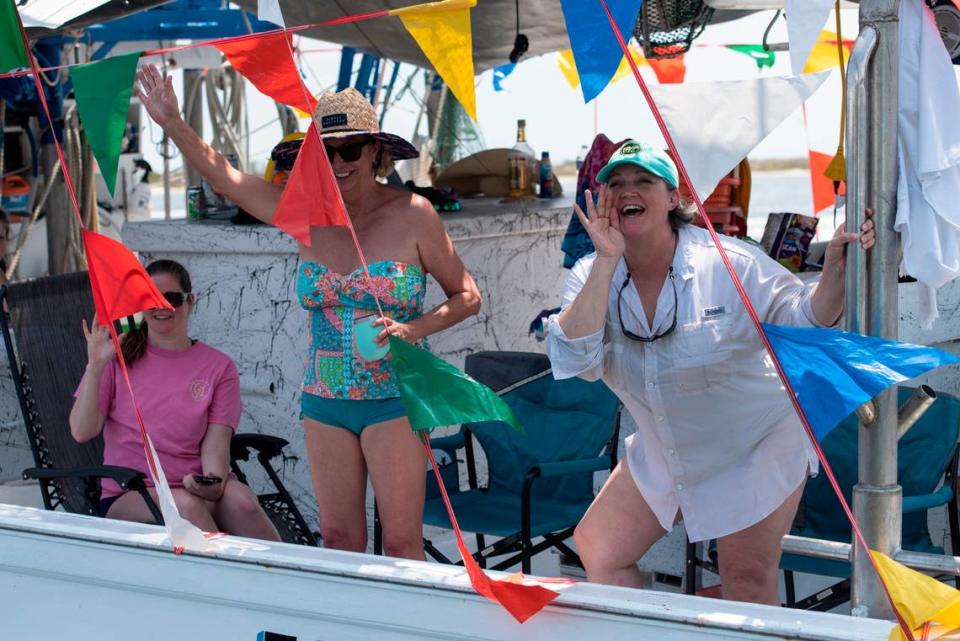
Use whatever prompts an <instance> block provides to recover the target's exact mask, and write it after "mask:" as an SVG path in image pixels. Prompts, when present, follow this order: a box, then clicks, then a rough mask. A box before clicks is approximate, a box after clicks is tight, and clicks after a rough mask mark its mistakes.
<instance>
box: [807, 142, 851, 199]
mask: <svg viewBox="0 0 960 641" xmlns="http://www.w3.org/2000/svg"><path fill="white" fill-rule="evenodd" d="M808 153H809V155H810V184H811V187H812V188H813V213H814V215H817V214H819V213H820V212H821V211H823V210H824V209H827V208H829V207H833V204H834V201H835V200H836V198H835V194H834V192H833V181H832V180H830V179H829V178H827V177H826V176H824V175H823V174H824V172H825V171H826V170H827V165H829V164H830V161H831V160H833V156H832V155H831V154H825V153H821V152H819V151H813V150H812V149H811V150H810V151H809V152H808ZM844 191H845V190H844V187H843V183H841V185H840V193H841V194H843V193H844Z"/></svg>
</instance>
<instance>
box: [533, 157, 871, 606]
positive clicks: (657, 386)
mask: <svg viewBox="0 0 960 641" xmlns="http://www.w3.org/2000/svg"><path fill="white" fill-rule="evenodd" d="M597 180H598V182H600V183H605V184H604V185H603V186H602V187H601V191H600V197H599V200H598V202H597V205H596V206H594V205H593V198H592V197H591V196H590V195H589V194H588V196H587V203H588V211H589V218H588V217H587V216H586V215H584V213H583V212H582V211H581V210H580V209H579V208H577V214H578V215H579V217H580V221H581V222H582V223H583V225H584V227H585V228H586V230H587V232H588V233H589V234H590V238H591V239H592V240H593V244H594V246H595V247H596V253H594V254H591V255H590V256H587V257H585V258H583V259H582V260H580V261H579V262H578V263H577V264H576V265H575V266H574V268H573V269H572V270H571V273H570V276H569V278H568V280H567V285H566V290H565V292H564V295H563V310H562V311H561V312H560V314H559V315H557V316H554V317H552V318H551V319H550V320H549V322H548V337H547V351H548V353H549V356H550V360H551V362H552V364H553V371H554V375H555V376H556V377H557V378H567V377H572V376H580V377H582V378H586V379H588V380H596V379H598V378H602V379H603V380H604V382H605V383H606V384H607V385H608V386H609V387H610V388H611V389H612V390H613V391H614V392H615V393H616V394H617V396H619V397H620V399H621V400H622V401H623V403H624V405H625V407H626V408H627V410H628V411H629V412H630V414H631V416H632V417H633V418H634V420H635V421H636V423H637V426H638V430H637V432H636V434H634V435H632V436H631V437H629V438H628V439H627V443H626V453H625V456H624V458H623V460H621V462H620V464H619V465H618V466H617V467H616V469H615V470H614V472H613V474H612V475H611V476H610V478H609V480H608V481H607V483H606V485H604V487H603V489H602V490H601V491H600V494H599V495H598V496H597V498H596V500H595V501H594V502H593V505H591V507H590V509H589V510H588V511H587V514H586V515H585V516H584V519H583V521H582V522H581V523H580V525H579V527H578V528H577V531H576V534H575V540H576V542H577V549H578V551H579V553H580V556H581V558H582V560H583V563H584V566H585V568H586V571H587V578H588V579H589V580H591V581H596V582H600V583H611V584H616V585H626V586H634V587H640V585H641V575H640V572H639V570H638V569H637V565H636V563H637V561H639V559H640V557H642V556H643V555H644V554H645V553H646V552H647V550H648V549H650V547H651V546H652V545H653V544H654V543H655V542H656V541H657V540H658V539H659V538H661V537H662V536H663V535H664V534H665V533H666V532H667V531H668V530H669V529H670V528H671V527H672V526H673V524H674V523H675V522H677V521H678V520H680V519H682V520H683V522H684V525H685V527H686V530H687V534H688V536H689V537H690V539H691V540H693V541H700V540H706V539H714V538H715V539H717V540H718V541H717V547H718V554H719V559H720V574H721V580H722V586H723V587H722V589H723V596H724V598H728V599H736V600H743V601H753V602H758V603H770V604H779V599H778V596H777V565H778V563H779V558H780V539H781V537H782V536H783V535H784V534H786V533H787V532H788V531H789V529H790V524H791V521H792V520H793V516H794V513H795V512H796V509H797V504H798V502H799V500H800V495H801V493H802V491H803V485H804V482H805V480H806V477H807V475H808V474H812V473H814V472H816V470H817V459H816V456H815V455H814V453H813V450H812V448H811V446H810V444H809V442H808V441H807V437H806V435H805V433H804V431H803V427H802V425H801V424H800V421H799V419H798V418H797V417H796V415H795V414H794V410H793V408H792V406H791V404H790V401H789V399H788V397H787V394H786V392H785V390H784V389H783V387H782V385H781V384H780V381H779V379H778V377H777V374H776V372H775V370H774V368H773V364H772V362H771V360H770V357H769V356H768V355H767V353H766V351H765V350H764V348H763V345H762V343H761V342H760V339H759V337H758V336H757V335H756V331H755V329H754V327H753V325H752V323H751V322H750V318H749V316H748V315H747V313H746V310H745V309H744V307H743V304H742V303H741V301H740V299H739V297H738V295H737V291H736V289H735V287H734V285H733V282H732V281H731V279H730V276H729V274H728V273H727V271H726V269H725V267H724V265H723V262H722V260H721V258H720V254H719V252H718V251H717V249H716V247H715V246H714V244H713V241H712V240H711V238H710V236H709V234H708V233H707V232H706V231H705V230H703V229H700V228H698V227H693V226H690V225H689V224H688V223H690V222H691V220H692V218H693V216H692V214H691V213H690V212H689V210H686V209H685V208H684V207H683V206H681V203H680V196H679V193H678V191H677V184H678V178H677V170H676V167H675V166H674V164H673V162H672V161H671V160H670V158H669V157H668V156H667V155H666V154H664V153H663V152H662V151H660V150H659V149H654V148H653V147H650V146H648V145H645V144H640V143H637V142H635V141H628V142H627V143H626V144H624V145H623V146H622V147H621V148H620V149H619V150H618V151H617V152H616V153H615V154H614V156H613V158H611V160H610V162H609V163H608V164H607V165H606V166H605V167H604V168H603V169H602V170H601V171H600V173H599V174H598V175H597ZM868 215H869V214H868ZM862 232H863V233H861V234H854V233H845V232H844V230H843V229H840V230H838V232H837V234H836V235H835V236H834V238H833V240H832V241H831V242H830V244H829V246H828V249H827V254H826V259H825V264H824V271H823V274H822V277H821V278H820V281H819V283H818V284H817V285H816V286H814V287H806V286H804V285H803V283H801V282H800V280H799V279H797V278H796V277H795V276H794V275H792V274H790V273H789V272H788V271H787V270H786V269H784V268H783V267H782V266H780V265H779V264H777V263H776V262H775V261H773V260H772V259H770V258H769V257H768V256H766V255H765V254H763V252H761V251H759V250H758V249H756V248H755V247H752V246H750V245H747V244H745V243H742V242H740V241H737V240H734V239H730V238H726V237H724V238H723V245H724V248H725V249H726V251H727V254H728V255H729V257H730V260H731V261H732V262H733V266H734V268H735V269H736V271H737V274H738V275H739V277H740V279H741V281H742V282H743V284H744V287H745V288H746V291H747V293H748V294H749V296H750V299H751V301H752V302H753V305H754V306H755V307H756V310H757V313H758V314H759V315H760V317H761V319H762V320H763V321H764V322H768V323H773V324H779V325H828V326H829V325H833V324H835V323H836V322H837V321H838V319H839V318H840V315H841V313H842V311H843V269H844V248H845V246H846V244H847V243H849V242H852V241H854V240H856V239H858V238H859V240H860V243H861V245H862V246H863V247H864V248H869V247H870V246H872V245H873V241H874V233H873V223H872V221H870V220H869V218H868V219H867V222H866V223H864V226H863V228H862Z"/></svg>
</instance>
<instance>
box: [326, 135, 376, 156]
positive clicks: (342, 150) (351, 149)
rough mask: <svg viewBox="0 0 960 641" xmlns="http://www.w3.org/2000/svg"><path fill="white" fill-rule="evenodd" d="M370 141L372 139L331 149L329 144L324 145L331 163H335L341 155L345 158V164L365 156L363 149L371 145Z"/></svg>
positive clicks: (362, 139)
mask: <svg viewBox="0 0 960 641" xmlns="http://www.w3.org/2000/svg"><path fill="white" fill-rule="evenodd" d="M370 141H371V138H361V139H360V140H356V141H354V142H348V143H346V144H344V145H340V146H339V147H331V146H330V145H328V144H327V143H323V148H324V149H326V150H327V157H328V158H329V159H330V162H333V159H334V158H335V157H336V155H337V154H340V157H341V158H343V160H344V161H345V162H353V161H355V160H357V159H359V158H360V156H361V155H363V148H364V147H366V146H367V145H368V144H370Z"/></svg>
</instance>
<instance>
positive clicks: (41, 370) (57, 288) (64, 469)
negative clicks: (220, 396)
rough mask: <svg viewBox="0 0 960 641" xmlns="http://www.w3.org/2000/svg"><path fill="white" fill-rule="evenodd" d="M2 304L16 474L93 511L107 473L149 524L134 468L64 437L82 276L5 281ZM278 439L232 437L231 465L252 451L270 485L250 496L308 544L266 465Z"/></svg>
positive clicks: (82, 349) (50, 504) (57, 504)
mask: <svg viewBox="0 0 960 641" xmlns="http://www.w3.org/2000/svg"><path fill="white" fill-rule="evenodd" d="M3 303H5V304H6V305H7V306H8V308H9V312H6V313H0V327H2V330H3V340H4V345H5V347H6V350H7V357H8V358H9V361H10V371H11V375H12V376H13V379H14V385H15V387H16V390H17V397H18V399H19V401H20V409H21V412H22V414H23V420H24V425H25V427H26V429H27V436H28V438H29V441H30V448H31V450H32V453H33V460H34V464H35V466H36V467H34V468H31V469H28V470H25V471H24V478H29V479H36V480H38V481H39V482H40V492H41V494H42V495H43V504H44V507H46V509H48V510H54V509H57V508H62V509H64V510H66V511H68V512H74V513H80V514H93V515H95V514H97V512H98V507H99V503H100V479H101V478H112V479H114V480H115V481H116V482H117V484H118V485H120V487H121V488H123V489H125V490H129V491H136V492H139V493H140V494H141V495H142V496H143V497H144V500H145V501H146V503H147V506H148V507H149V508H150V511H151V512H152V514H153V516H154V518H155V519H156V522H157V523H162V522H163V520H162V517H161V516H160V511H159V509H158V508H157V506H156V505H155V504H154V502H153V501H152V500H151V498H150V495H149V493H148V492H147V489H146V484H145V477H144V475H143V474H142V473H140V472H137V471H135V470H131V469H128V468H123V467H116V466H106V465H103V464H102V462H103V441H102V439H101V438H100V437H97V438H95V439H93V440H91V441H89V442H87V443H82V444H81V443H77V442H76V441H75V440H74V439H73V437H72V436H71V434H70V426H69V416H70V408H71V407H72V406H73V391H74V390H75V389H76V387H77V384H78V383H79V381H80V378H81V377H82V376H83V372H84V369H85V368H86V363H87V354H86V342H85V341H84V338H83V332H82V330H81V326H80V320H81V319H82V318H86V319H87V321H88V322H90V321H91V320H92V317H93V299H92V297H91V295H90V281H89V279H88V278H87V273H86V272H75V273H71V274H63V275H59V276H49V277H46V278H40V279H36V280H31V281H26V282H21V283H13V284H10V285H5V286H3V287H2V288H0V304H3ZM286 444H287V443H286V441H284V440H283V439H280V438H277V437H273V436H264V435H260V434H238V435H236V436H234V438H233V441H232V442H231V455H232V459H233V460H232V462H231V466H232V468H233V470H234V471H235V472H237V476H238V477H239V478H240V479H241V480H242V481H245V479H246V477H245V476H244V475H243V473H242V471H241V470H240V467H239V463H238V461H240V460H244V461H245V460H248V459H249V458H250V456H251V453H254V452H255V453H256V459H257V460H258V461H259V462H260V463H261V464H262V465H263V466H264V470H265V472H266V474H267V476H268V477H269V478H270V480H271V481H272V483H273V485H274V488H273V490H274V491H272V492H269V493H266V494H262V495H259V496H258V498H259V500H260V504H261V505H262V506H263V507H264V509H265V510H266V512H267V514H268V515H269V516H270V519H271V521H273V523H274V525H275V526H276V527H277V530H278V531H279V532H280V536H281V538H282V539H283V540H284V541H287V542H289V543H301V544H307V545H316V544H317V541H316V538H315V537H314V535H313V533H311V532H310V530H309V528H308V527H307V524H306V521H305V520H304V519H303V516H302V515H301V514H300V511H299V510H298V509H297V507H296V505H295V504H294V502H293V499H292V498H291V497H290V494H289V493H288V492H287V490H286V488H284V486H283V483H282V482H281V481H280V478H279V477H278V476H277V474H276V472H275V471H274V470H273V467H272V466H271V464H270V460H271V459H272V458H274V457H276V456H279V455H280V454H281V450H282V448H283V447H284V446H285V445H286Z"/></svg>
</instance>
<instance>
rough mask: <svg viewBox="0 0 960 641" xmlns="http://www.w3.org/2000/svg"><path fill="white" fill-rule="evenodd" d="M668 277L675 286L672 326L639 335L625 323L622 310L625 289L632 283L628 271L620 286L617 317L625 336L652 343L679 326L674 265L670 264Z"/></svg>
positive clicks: (633, 339)
mask: <svg viewBox="0 0 960 641" xmlns="http://www.w3.org/2000/svg"><path fill="white" fill-rule="evenodd" d="M667 278H669V279H670V284H671V285H672V286H673V322H672V323H670V327H668V328H667V329H666V330H665V331H663V332H660V333H659V334H654V335H653V336H638V335H637V334H634V333H633V332H631V331H630V330H628V329H627V328H626V327H625V326H624V324H623V312H622V311H621V307H622V303H623V290H625V289H626V288H627V285H629V284H630V272H629V271H627V277H626V278H624V279H623V285H621V286H620V291H619V292H617V319H618V320H619V321H620V331H621V332H623V335H624V336H626V337H627V338H629V339H630V340H632V341H637V342H639V343H652V342H653V341H655V340H657V339H660V338H663V337H664V336H668V335H670V334H671V333H672V332H673V330H675V329H676V328H677V302H678V299H677V281H676V280H675V279H674V277H673V265H670V270H669V271H668V272H667Z"/></svg>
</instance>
